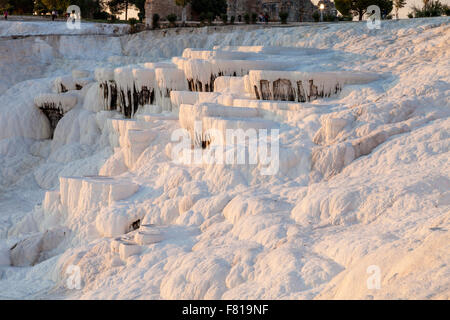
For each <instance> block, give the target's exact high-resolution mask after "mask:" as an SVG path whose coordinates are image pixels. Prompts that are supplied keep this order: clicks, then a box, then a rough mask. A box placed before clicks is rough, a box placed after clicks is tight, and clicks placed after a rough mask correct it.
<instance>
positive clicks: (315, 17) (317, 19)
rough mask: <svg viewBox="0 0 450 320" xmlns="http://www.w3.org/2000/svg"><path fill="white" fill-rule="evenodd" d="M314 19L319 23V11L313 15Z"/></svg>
mask: <svg viewBox="0 0 450 320" xmlns="http://www.w3.org/2000/svg"><path fill="white" fill-rule="evenodd" d="M312 17H313V19H314V21H315V22H319V20H320V13H319V12H318V11H314V13H313V14H312Z"/></svg>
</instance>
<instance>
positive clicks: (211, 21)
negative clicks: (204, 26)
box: [206, 12, 214, 26]
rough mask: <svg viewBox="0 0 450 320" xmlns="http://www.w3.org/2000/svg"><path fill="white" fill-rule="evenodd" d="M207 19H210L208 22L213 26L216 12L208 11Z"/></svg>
mask: <svg viewBox="0 0 450 320" xmlns="http://www.w3.org/2000/svg"><path fill="white" fill-rule="evenodd" d="M206 20H208V24H209V25H210V26H211V25H212V24H213V20H214V13H212V12H208V13H207V14H206Z"/></svg>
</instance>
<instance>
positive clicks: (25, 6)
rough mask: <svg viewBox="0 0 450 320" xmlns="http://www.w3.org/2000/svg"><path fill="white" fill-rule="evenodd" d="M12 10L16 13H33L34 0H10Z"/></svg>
mask: <svg viewBox="0 0 450 320" xmlns="http://www.w3.org/2000/svg"><path fill="white" fill-rule="evenodd" d="M9 4H10V5H11V9H10V10H11V11H12V12H14V13H16V14H31V13H33V11H34V0H10V1H9Z"/></svg>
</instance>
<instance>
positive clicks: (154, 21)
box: [152, 13, 160, 29]
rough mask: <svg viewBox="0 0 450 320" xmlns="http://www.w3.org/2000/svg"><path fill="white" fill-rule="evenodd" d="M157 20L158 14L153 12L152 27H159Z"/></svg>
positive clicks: (158, 18)
mask: <svg viewBox="0 0 450 320" xmlns="http://www.w3.org/2000/svg"><path fill="white" fill-rule="evenodd" d="M159 20H160V17H159V14H157V13H155V14H154V15H153V21H152V28H153V29H158V28H159Z"/></svg>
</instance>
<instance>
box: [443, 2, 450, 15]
mask: <svg viewBox="0 0 450 320" xmlns="http://www.w3.org/2000/svg"><path fill="white" fill-rule="evenodd" d="M444 14H445V15H446V16H447V17H449V16H450V6H448V5H444Z"/></svg>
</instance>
